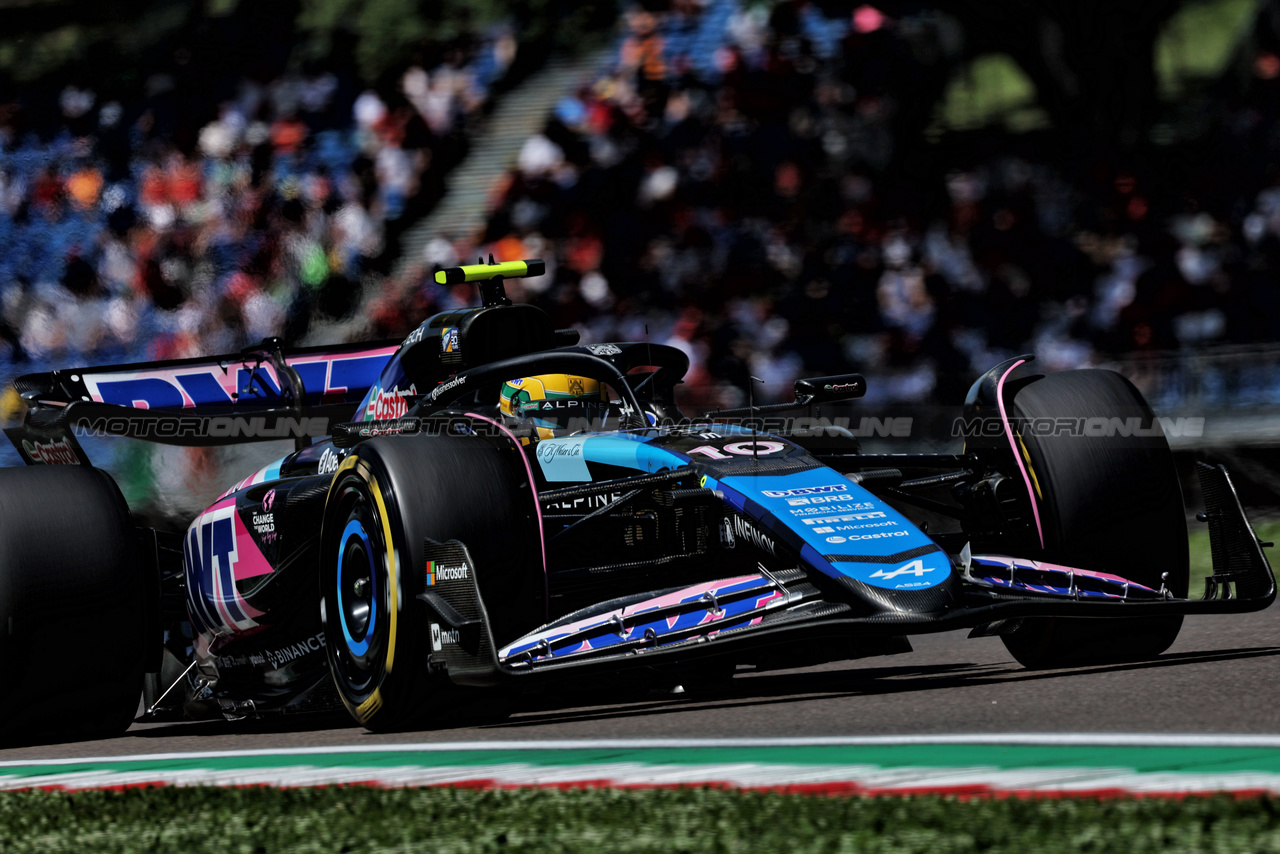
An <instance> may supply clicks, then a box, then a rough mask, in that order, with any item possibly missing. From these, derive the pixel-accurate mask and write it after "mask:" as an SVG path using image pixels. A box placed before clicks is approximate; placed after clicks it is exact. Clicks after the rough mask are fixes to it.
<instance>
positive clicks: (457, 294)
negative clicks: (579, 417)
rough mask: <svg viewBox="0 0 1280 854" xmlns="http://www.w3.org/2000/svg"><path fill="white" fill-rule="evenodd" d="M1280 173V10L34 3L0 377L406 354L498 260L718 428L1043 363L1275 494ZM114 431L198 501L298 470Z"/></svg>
mask: <svg viewBox="0 0 1280 854" xmlns="http://www.w3.org/2000/svg"><path fill="white" fill-rule="evenodd" d="M1278 155H1280V3H1277V2H1274V0H1181V2H1179V0H1167V2H1142V3H1117V2H1114V0H1109V2H1103V1H1102V0H1073V2H1071V3H1059V4H1031V3H1024V2H1020V0H983V1H982V2H968V3H925V2H888V0H885V2H878V3H874V4H863V3H847V2H846V3H841V2H804V0H801V1H800V2H794V0H782V2H746V0H665V2H664V0H650V2H646V3H643V4H638V5H630V4H620V3H616V2H614V0H589V2H575V0H432V2H415V0H359V2H356V0H285V2H250V0H114V2H103V3H96V4H83V3H78V2H74V0H5V1H4V2H0V315H2V319H3V322H2V323H0V379H3V380H4V382H5V383H6V385H7V383H8V380H9V379H11V378H12V377H13V376H16V375H18V374H21V373H27V372H30V371H36V370H46V369H50V368H55V367H69V366H74V365H85V364H104V363H113V362H122V361H142V360H148V359H165V358H177V357H184V356H197V355H202V354H209V353H216V352H231V351H235V350H237V349H239V348H240V347H242V346H244V345H246V344H249V343H253V342H256V341H258V340H260V339H262V338H263V337H265V336H271V335H279V336H283V337H284V338H286V339H287V340H289V341H290V342H292V343H295V344H322V343H335V342H339V341H354V340H361V339H368V338H393V337H396V336H402V335H404V334H406V333H407V332H408V331H410V330H411V329H412V328H413V327H414V326H416V325H417V324H418V323H419V322H420V321H421V320H422V319H424V318H425V317H427V316H428V315H430V314H431V313H433V312H435V311H439V310H444V309H448V308H453V307H457V306H461V305H466V304H471V303H473V302H475V299H476V296H475V294H474V293H473V292H472V289H471V287H470V286H458V287H454V288H445V287H441V286H438V285H436V284H434V282H433V281H432V277H431V273H432V272H433V271H434V270H435V269H437V268H438V267H441V266H448V265H453V264H457V263H468V262H472V261H474V260H475V258H476V257H477V256H479V255H485V256H487V255H488V253H493V254H494V256H495V257H497V258H498V259H518V258H544V259H546V261H547V273H546V275H544V276H542V277H540V278H537V279H532V280H524V281H520V282H511V283H509V286H508V290H509V292H510V294H511V296H512V297H513V298H514V299H516V300H517V301H527V302H532V303H535V304H537V305H540V306H542V307H543V308H544V309H546V310H547V311H548V312H549V313H550V314H551V315H552V317H553V319H554V321H555V323H556V325H557V326H558V327H569V326H572V327H576V328H577V329H579V330H580V331H581V333H582V337H583V340H584V341H586V342H595V341H608V340H622V339H629V340H644V339H645V338H646V337H647V338H648V340H651V341H655V342H664V343H668V344H673V345H675V346H678V347H681V348H682V349H684V350H685V351H686V352H687V353H688V354H689V355H690V357H691V360H692V364H693V368H692V370H691V371H690V375H689V377H688V379H687V382H686V386H685V388H684V392H685V397H684V401H685V402H686V404H687V405H688V408H689V409H691V410H694V411H697V410H700V409H702V408H709V407H714V406H734V405H740V404H742V403H744V402H745V388H746V385H747V383H748V377H749V376H751V375H754V376H756V377H760V378H761V379H763V385H762V386H758V387H757V392H756V400H758V401H762V402H764V401H777V400H785V399H789V397H790V394H791V382H792V381H793V380H794V379H795V378H797V377H800V376H805V375H815V374H829V373H839V372H845V371H852V370H856V371H861V372H863V373H864V374H866V375H867V376H868V378H869V380H870V382H869V389H870V390H869V393H868V396H867V398H866V400H865V401H863V402H862V403H860V404H859V406H860V407H861V408H860V409H855V410H851V413H852V414H853V415H854V417H857V416H858V414H859V413H862V414H869V415H873V416H876V417H888V416H905V417H913V418H914V422H915V425H916V426H915V427H914V428H913V432H912V436H911V438H910V439H909V440H908V441H907V442H906V443H904V444H900V445H899V446H898V447H899V448H900V449H902V450H908V449H913V448H911V445H912V444H914V445H917V446H921V447H925V446H927V447H935V448H937V447H942V446H944V445H946V444H947V443H948V442H951V441H952V439H951V436H950V433H949V432H948V430H949V426H950V422H949V421H948V420H947V418H945V417H942V416H941V415H939V413H951V414H954V407H955V406H956V405H957V404H959V402H960V401H961V400H962V399H963V395H964V392H965V390H966V389H967V387H968V385H969V383H970V382H972V380H973V379H974V378H975V377H976V376H977V375H978V374H980V373H981V372H983V371H985V370H986V369H987V368H989V367H990V366H992V365H993V364H995V363H996V362H998V361H1000V360H1002V359H1005V358H1008V357H1010V356H1013V355H1017V354H1020V353H1024V352H1034V353H1035V354H1037V357H1038V360H1039V364H1040V365H1041V366H1043V367H1045V368H1047V369H1050V370H1057V369H1066V368H1073V367H1081V366H1110V367H1115V368H1117V369H1119V370H1122V371H1123V372H1125V373H1126V374H1127V375H1129V376H1130V377H1131V378H1132V379H1134V381H1135V382H1136V383H1138V385H1139V386H1140V387H1141V388H1142V389H1143V390H1144V392H1145V393H1146V394H1147V395H1148V397H1149V399H1150V400H1151V402H1152V404H1153V405H1154V407H1155V408H1156V410H1157V412H1158V413H1160V414H1161V415H1167V416H1169V417H1178V416H1198V417H1204V418H1205V419H1206V420H1205V428H1204V431H1203V433H1202V435H1200V436H1191V437H1175V446H1176V447H1177V448H1179V449H1180V450H1186V451H1188V452H1197V453H1198V452H1212V453H1214V454H1218V455H1220V456H1224V457H1226V458H1227V459H1228V460H1231V459H1240V458H1242V457H1247V458H1248V461H1249V465H1248V473H1247V474H1246V478H1247V479H1248V481H1249V482H1248V483H1246V484H1244V487H1245V489H1246V490H1249V489H1253V490H1255V494H1262V493H1266V494H1268V495H1270V496H1271V497H1272V498H1275V496H1276V495H1280V455H1276V457H1275V459H1273V458H1272V450H1271V449H1272V447H1273V446H1280V157H1278ZM21 416H22V412H21V403H20V401H19V400H18V399H17V398H16V395H14V394H13V393H12V391H11V390H10V391H7V392H6V393H5V394H4V395H3V397H0V417H3V419H4V420H5V422H6V423H9V424H11V423H15V422H16V421H19V420H20V419H21ZM957 444H958V442H957ZM87 447H88V449H89V453H90V455H91V457H93V458H94V459H95V461H101V462H102V463H103V464H105V465H106V466H107V467H109V468H111V469H112V470H113V471H114V472H115V473H116V474H117V476H118V477H119V478H120V479H121V480H122V483H123V485H124V487H125V490H126V494H127V495H129V497H130V499H131V501H133V502H134V504H135V507H136V506H137V505H138V503H139V502H147V501H151V500H153V499H154V500H158V501H160V502H161V505H162V506H160V507H159V510H160V512H162V513H173V514H177V515H180V514H181V513H184V512H188V511H189V510H192V509H198V506H200V503H201V502H202V501H204V500H206V499H207V498H209V497H211V496H212V495H216V494H217V493H218V492H220V491H221V490H222V489H223V488H225V487H226V486H227V485H228V484H229V483H230V482H231V481H233V480H235V479H237V478H239V477H241V476H243V475H244V474H247V473H248V471H251V470H252V469H253V468H254V467H256V465H260V464H261V462H263V461H265V460H267V459H271V458H273V457H276V456H279V455H280V454H282V453H284V452H286V451H287V450H288V446H287V445H279V444H268V445H264V446H254V447H250V448H245V449H236V450H233V451H230V452H218V453H213V452H210V451H205V450H193V449H172V448H153V447H149V446H142V445H137V444H135V443H130V442H125V441H123V440H107V441H104V442H102V443H88V444H87ZM4 453H5V454H7V455H8V456H5V457H4V458H3V460H2V461H3V462H6V463H10V464H12V463H16V462H17V457H16V454H13V453H12V452H11V450H9V449H7V448H6V449H5V451H4ZM1273 465H1274V469H1273ZM1273 472H1274V473H1273ZM184 495H185V496H189V500H187V499H185V498H180V497H175V496H184ZM157 497H158V498H157ZM165 502H167V503H165ZM1276 502H1280V498H1276V499H1275V501H1274V502H1272V503H1276Z"/></svg>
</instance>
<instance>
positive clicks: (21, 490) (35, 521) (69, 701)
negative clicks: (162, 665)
mask: <svg viewBox="0 0 1280 854" xmlns="http://www.w3.org/2000/svg"><path fill="white" fill-rule="evenodd" d="M148 580H149V579H148V575H147V572H146V571H145V570H144V568H143V566H142V565H141V563H140V562H139V560H138V559H137V557H136V556H135V547H134V539H133V533H132V525H131V523H130V520H129V510H128V506H127V505H126V504H125V501H124V497H123V496H122V495H121V494H120V490H119V489H118V488H117V487H116V484H115V482H114V481H113V480H112V479H111V476H110V475H108V474H107V473H106V472H104V471H101V470H100V469H94V468H84V467H80V466H57V467H51V468H36V467H30V468H7V469H0V740H3V741H4V742H6V743H15V742H33V741H44V740H52V739H58V740H74V739H80V738H97V737H104V736H111V735H118V734H119V733H122V732H124V731H125V730H126V729H128V728H129V724H130V723H132V721H133V717H134V715H135V713H136V712H137V709H138V701H139V699H140V697H141V695H142V672H143V668H144V665H145V663H146V654H147V648H146V644H147V641H148V640H149V638H148V637H147V631H146V627H147V626H148V625H150V624H151V622H152V621H151V619H150V616H151V614H150V610H149V609H150V608H151V607H153V606H158V603H149V602H148V595H149V593H150V592H151V591H150V586H149V583H148ZM154 640H155V642H156V643H157V644H158V643H159V639H158V638H156V639H154Z"/></svg>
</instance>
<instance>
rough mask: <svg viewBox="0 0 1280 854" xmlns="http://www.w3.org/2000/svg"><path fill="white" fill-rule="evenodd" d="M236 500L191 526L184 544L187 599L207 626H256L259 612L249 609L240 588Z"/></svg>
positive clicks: (183, 558) (207, 514)
mask: <svg viewBox="0 0 1280 854" xmlns="http://www.w3.org/2000/svg"><path fill="white" fill-rule="evenodd" d="M235 512H236V508H235V505H234V503H230V504H228V505H227V506H226V507H221V508H218V509H215V510H210V511H209V512H207V513H205V514H204V515H202V516H200V517H198V518H197V519H196V521H195V522H193V523H192V524H191V527H190V528H189V529H187V536H186V539H185V540H184V541H183V543H182V563H183V567H184V568H185V570H186V577H187V590H188V591H190V592H189V593H188V596H187V599H188V601H189V602H190V604H191V607H192V608H193V609H194V610H195V611H196V616H198V617H199V618H200V621H201V622H203V623H204V624H205V625H206V626H207V627H209V628H211V629H215V630H216V629H217V628H218V627H220V626H226V627H229V628H232V629H235V630H241V631H242V630H244V629H248V628H252V627H253V626H256V625H257V623H256V622H255V621H254V620H253V617H254V616H257V612H253V613H250V612H251V611H252V609H251V608H249V606H248V603H246V602H245V601H244V597H242V596H241V595H240V591H238V590H237V589H236V579H235V566H236V563H237V561H239V559H240V552H239V549H238V548H237V546H236V530H235Z"/></svg>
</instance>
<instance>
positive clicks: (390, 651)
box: [333, 455, 400, 722]
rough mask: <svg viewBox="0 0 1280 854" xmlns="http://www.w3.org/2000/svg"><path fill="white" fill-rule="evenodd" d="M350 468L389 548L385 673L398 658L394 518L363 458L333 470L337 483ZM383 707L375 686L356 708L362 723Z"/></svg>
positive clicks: (350, 461)
mask: <svg viewBox="0 0 1280 854" xmlns="http://www.w3.org/2000/svg"><path fill="white" fill-rule="evenodd" d="M348 469H355V470H356V473H357V474H359V475H360V477H361V478H362V479H363V480H364V481H365V482H366V483H367V484H368V485H369V494H370V495H372V496H373V502H374V505H375V506H376V507H377V510H378V519H379V521H380V522H381V523H382V537H383V544H384V547H385V548H386V557H387V597H388V599H389V602H388V607H387V613H388V619H389V620H390V621H391V630H390V631H389V632H388V633H387V659H386V664H385V665H384V676H385V674H386V673H390V672H391V667H392V665H393V664H394V663H395V657H396V616H397V613H396V612H397V610H398V603H399V600H400V596H399V588H400V575H399V572H398V570H397V564H396V550H395V544H394V542H393V541H392V539H391V520H390V517H389V516H388V515H387V505H386V502H384V501H383V499H382V490H381V489H380V488H379V486H378V481H377V479H376V478H375V477H374V476H373V472H371V471H370V470H369V464H368V463H367V462H365V461H364V460H362V459H361V458H360V457H358V456H355V455H352V456H349V457H347V458H346V459H344V460H343V461H342V464H341V465H339V466H338V470H337V471H335V472H334V473H333V480H334V481H335V482H336V481H337V479H338V476H339V475H340V474H342V473H343V472H345V471H347V470H348ZM381 708H382V687H381V686H379V687H377V688H374V689H373V693H372V694H370V695H369V696H368V697H366V698H365V700H364V702H363V703H361V704H360V705H359V706H357V707H356V710H355V711H356V718H357V719H359V720H360V721H361V722H364V721H368V720H369V718H371V717H373V715H374V714H376V713H377V711H378V710H379V709H381Z"/></svg>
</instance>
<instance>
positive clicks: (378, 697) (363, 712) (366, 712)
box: [356, 688, 382, 723]
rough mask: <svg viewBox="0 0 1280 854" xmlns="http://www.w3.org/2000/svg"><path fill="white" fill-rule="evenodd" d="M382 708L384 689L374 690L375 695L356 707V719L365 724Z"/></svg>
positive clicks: (371, 695)
mask: <svg viewBox="0 0 1280 854" xmlns="http://www.w3.org/2000/svg"><path fill="white" fill-rule="evenodd" d="M381 708H382V688H374V689H373V693H372V694H370V695H369V696H368V698H366V699H365V701H364V702H363V703H361V704H360V705H358V706H356V718H357V719H359V721H360V722H361V723H364V722H366V721H368V720H369V718H371V717H373V715H374V713H375V712H377V711H378V709H381Z"/></svg>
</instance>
